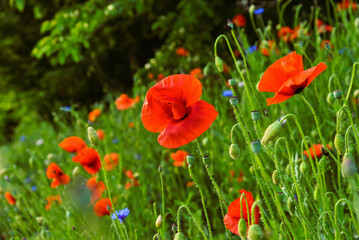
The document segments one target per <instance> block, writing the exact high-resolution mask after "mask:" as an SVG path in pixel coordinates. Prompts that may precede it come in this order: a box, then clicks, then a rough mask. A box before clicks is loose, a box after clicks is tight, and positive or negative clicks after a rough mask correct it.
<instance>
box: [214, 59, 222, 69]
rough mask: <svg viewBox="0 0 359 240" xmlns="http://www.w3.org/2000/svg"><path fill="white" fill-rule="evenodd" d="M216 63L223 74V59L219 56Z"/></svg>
mask: <svg viewBox="0 0 359 240" xmlns="http://www.w3.org/2000/svg"><path fill="white" fill-rule="evenodd" d="M215 63H216V66H217V68H218V71H219V72H223V61H222V59H221V58H220V57H218V56H217V57H216V58H215Z"/></svg>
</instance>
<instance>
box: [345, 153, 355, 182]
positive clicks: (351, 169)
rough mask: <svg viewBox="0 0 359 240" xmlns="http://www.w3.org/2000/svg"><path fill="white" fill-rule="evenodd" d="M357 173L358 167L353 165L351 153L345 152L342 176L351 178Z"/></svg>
mask: <svg viewBox="0 0 359 240" xmlns="http://www.w3.org/2000/svg"><path fill="white" fill-rule="evenodd" d="M357 173H358V168H357V166H356V165H355V162H354V158H353V155H352V154H351V153H345V154H344V156H343V162H342V174H343V177H346V178H351V177H354V176H355V175H356V174H357Z"/></svg>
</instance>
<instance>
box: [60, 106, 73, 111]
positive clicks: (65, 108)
mask: <svg viewBox="0 0 359 240" xmlns="http://www.w3.org/2000/svg"><path fill="white" fill-rule="evenodd" d="M60 110H61V111H63V112H71V107H70V106H64V107H60Z"/></svg>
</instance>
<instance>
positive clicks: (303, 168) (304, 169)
mask: <svg viewBox="0 0 359 240" xmlns="http://www.w3.org/2000/svg"><path fill="white" fill-rule="evenodd" d="M307 170H308V164H307V162H302V163H301V164H300V166H299V171H300V172H301V173H302V174H304V173H306V172H307Z"/></svg>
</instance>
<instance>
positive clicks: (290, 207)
mask: <svg viewBox="0 0 359 240" xmlns="http://www.w3.org/2000/svg"><path fill="white" fill-rule="evenodd" d="M287 207H288V211H289V213H290V215H293V214H294V211H295V204H294V201H293V199H292V198H291V197H288V200H287Z"/></svg>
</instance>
